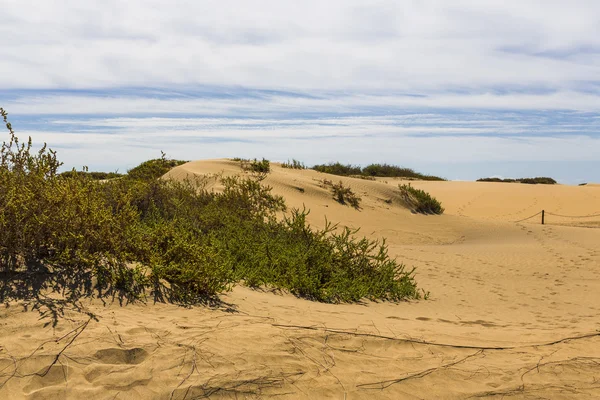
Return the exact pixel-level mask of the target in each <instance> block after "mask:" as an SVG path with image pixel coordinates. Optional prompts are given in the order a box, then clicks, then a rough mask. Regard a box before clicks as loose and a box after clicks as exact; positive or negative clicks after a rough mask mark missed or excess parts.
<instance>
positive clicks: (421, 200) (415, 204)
mask: <svg viewBox="0 0 600 400" xmlns="http://www.w3.org/2000/svg"><path fill="white" fill-rule="evenodd" d="M398 188H399V189H400V196H401V197H402V200H403V201H404V203H405V204H406V205H407V207H408V208H409V209H410V210H411V211H412V212H414V213H418V214H437V215H439V214H443V213H444V208H443V207H442V204H441V203H440V202H439V201H438V200H437V199H436V198H435V197H432V196H431V195H430V194H429V193H427V192H426V191H424V190H421V189H415V188H414V187H412V186H410V184H408V185H398Z"/></svg>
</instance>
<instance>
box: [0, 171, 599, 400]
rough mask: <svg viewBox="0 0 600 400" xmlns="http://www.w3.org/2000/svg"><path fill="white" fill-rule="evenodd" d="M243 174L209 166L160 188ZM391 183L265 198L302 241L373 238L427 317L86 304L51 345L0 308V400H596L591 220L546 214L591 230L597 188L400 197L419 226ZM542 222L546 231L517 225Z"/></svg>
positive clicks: (310, 307)
mask: <svg viewBox="0 0 600 400" xmlns="http://www.w3.org/2000/svg"><path fill="white" fill-rule="evenodd" d="M239 172H240V170H239V167H238V164H237V163H234V162H231V161H224V160H213V161H198V162H192V163H188V164H185V165H183V166H180V167H178V168H176V169H174V170H173V171H172V172H171V173H170V176H171V177H172V178H176V179H182V178H184V177H185V176H189V175H190V174H192V175H194V174H196V175H202V174H212V173H224V174H237V173H239ZM322 179H330V180H335V181H338V180H342V181H343V182H344V183H345V184H347V185H350V186H351V187H352V188H353V190H354V191H355V192H357V193H359V194H360V195H361V196H363V203H362V204H363V209H362V210H361V211H356V210H353V209H351V208H349V207H345V206H342V205H339V204H337V203H335V202H334V201H333V200H332V199H331V196H330V194H329V192H328V191H327V190H326V189H325V188H323V185H322V184H321V180H322ZM398 182H399V181H397V180H393V179H379V180H378V181H367V180H361V179H355V178H341V179H340V178H339V177H332V176H328V175H325V174H321V173H317V172H315V171H306V170H305V171H298V170H287V169H282V168H280V167H278V166H275V167H274V168H273V172H272V173H271V174H270V175H269V177H268V178H267V180H266V183H267V184H269V185H271V186H272V187H273V190H274V192H275V193H278V194H281V195H283V196H285V198H286V200H287V202H288V204H289V205H290V206H293V207H302V206H303V205H306V207H307V208H310V209H311V214H310V221H311V223H313V224H315V225H322V224H323V223H324V218H325V216H327V218H328V219H329V220H331V221H339V222H341V223H343V224H345V225H349V226H353V227H360V228H361V233H362V234H364V235H367V236H370V237H377V238H379V237H386V238H387V240H388V244H389V246H390V251H391V252H392V253H393V254H394V255H396V256H397V257H398V258H399V259H400V260H402V261H404V262H405V263H406V264H407V265H408V266H415V267H417V279H418V282H419V285H420V286H421V287H422V288H424V289H425V290H427V291H430V292H431V298H430V299H429V300H427V301H419V302H410V303H401V304H390V303H366V304H352V305H331V304H320V303H314V302H309V301H305V300H301V299H296V298H294V297H293V296H290V295H282V294H278V293H263V292H257V291H252V290H249V289H246V288H242V287H238V288H236V289H234V290H233V292H231V293H228V294H227V295H224V296H223V299H224V300H225V302H226V303H228V304H230V307H223V308H221V309H216V310H213V309H207V308H204V307H196V308H193V309H184V308H178V307H175V306H172V305H164V304H159V305H147V306H145V305H128V306H126V307H120V306H119V305H118V304H111V305H107V306H103V305H102V304H100V303H99V302H98V301H95V302H92V303H89V304H86V308H87V309H88V310H89V311H91V312H93V313H94V314H96V315H97V320H94V319H91V320H90V319H89V318H88V317H87V315H85V314H81V313H77V312H75V311H72V310H66V312H65V318H64V319H62V320H61V322H60V323H59V324H58V326H57V327H55V328H53V327H52V325H48V326H44V324H45V323H46V322H48V321H49V319H48V318H40V314H39V313H38V312H36V311H33V312H31V311H29V312H23V307H21V306H20V305H17V304H12V305H10V307H2V308H0V385H2V387H1V388H0V398H16V399H18V398H32V399H50V398H66V397H68V398H73V399H79V398H89V399H94V398H98V399H104V398H116V399H146V398H159V399H170V398H173V399H183V398H187V399H192V398H203V397H211V398H259V397H268V396H274V395H277V396H278V397H279V398H332V399H344V398H346V399H362V398H370V399H379V398H382V399H398V398H408V399H413V398H414V399H417V398H424V399H433V398H448V399H455V398H469V397H472V398H480V397H491V398H494V397H495V398H524V399H529V398H531V399H537V398H552V399H561V398H564V399H567V398H569V399H570V398H590V399H591V398H600V336H598V335H600V320H599V319H598V315H599V311H600V229H593V228H590V227H594V226H600V224H599V223H600V217H587V218H577V219H572V218H565V217H557V216H553V215H551V214H550V213H553V214H560V215H587V214H599V213H600V187H598V186H597V185H587V186H576V187H570V186H560V185H558V186H542V185H523V184H504V183H475V182H412V183H411V184H412V185H414V186H416V187H419V188H423V189H425V190H427V191H429V192H430V193H432V194H433V195H434V196H436V197H437V198H438V199H440V200H441V201H442V203H443V204H444V206H445V207H446V213H445V214H444V215H442V216H420V215H413V214H411V213H410V212H409V211H407V210H406V209H405V208H404V207H403V206H402V205H401V204H400V203H399V199H398V197H397V194H396V187H397V184H398ZM211 184H212V183H211ZM386 200H387V201H388V202H386ZM389 200H391V203H389ZM542 209H545V210H546V211H547V212H548V213H549V214H548V215H547V216H546V221H547V222H548V224H547V225H541V224H540V223H539V221H540V216H537V217H535V218H532V219H530V220H527V221H524V222H514V221H517V220H519V219H522V218H525V217H528V216H530V215H533V214H536V213H537V212H539V211H541V210H542ZM569 225H570V226H569ZM579 225H584V226H586V227H581V226H579ZM73 339H74V340H73ZM69 343H70V344H69ZM67 345H68V347H67V348H66V350H65V351H64V352H62V353H60V354H61V355H60V357H59V362H58V363H56V364H54V366H53V367H52V368H51V369H50V370H47V366H48V365H50V364H51V363H52V361H53V360H54V359H55V357H56V355H57V354H58V353H59V352H60V351H61V349H63V348H64V347H65V346H67ZM38 346H41V347H39V348H38ZM36 349H37V350H36Z"/></svg>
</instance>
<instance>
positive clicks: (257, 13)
mask: <svg viewBox="0 0 600 400" xmlns="http://www.w3.org/2000/svg"><path fill="white" fill-rule="evenodd" d="M599 13H600V3H598V2H595V1H583V0H580V1H570V2H568V3H566V2H564V1H541V0H537V1H535V0H519V1H500V0H491V1H485V2H480V1H477V0H470V1H464V0H463V1H452V2H448V1H443V0H437V1H434V0H428V1H427V0H424V1H419V2H415V1H408V0H406V1H396V0H381V1H376V2H373V1H366V0H365V1H358V0H329V1H327V2H323V1H317V0H307V1H303V2H298V1H292V0H287V1H286V0H263V1H252V2H247V1H241V0H239V1H233V0H229V1H228V0H220V1H209V0H204V1H184V0H178V1H148V0H144V1H142V0H130V1H127V2H123V1H116V0H112V1H110V0H108V1H102V2H100V1H86V2H83V3H82V2H80V1H73V0H72V1H62V2H48V1H46V0H40V1H28V0H8V1H5V2H4V7H3V23H2V25H1V26H0V35H1V37H2V38H3V52H2V56H1V57H2V62H1V63H0V85H1V86H2V87H4V88H24V87H30V88H39V87H49V88H57V87H60V88H65V87H71V88H73V87H117V86H132V85H133V86H167V85H171V84H207V83H210V84H220V85H243V86H253V87H269V88H295V89H303V90H315V89H323V88H329V89H344V90H348V89H352V90H388V89H399V90H426V91H437V90H440V89H443V88H446V87H464V88H468V89H470V90H474V91H477V90H479V89H480V88H482V87H483V88H485V87H497V86H505V85H512V86H514V85H522V86H531V85H534V86H536V85H539V86H549V87H552V88H556V89H561V90H567V89H569V88H570V87H571V84H572V83H573V82H576V81H593V80H600V70H599V68H598V63H597V61H598V52H597V50H598V49H599V48H600V35H599V33H600V32H599V29H600V28H599V26H600V24H598V23H597V16H598V15H599ZM515 48H518V49H521V51H519V52H507V51H503V50H502V49H504V50H506V49H515ZM586 49H587V50H586ZM593 49H596V53H595V54H594V52H593V51H590V50H593ZM544 52H567V53H569V54H571V56H569V57H563V58H561V57H555V58H548V57H536V56H534V54H536V53H544Z"/></svg>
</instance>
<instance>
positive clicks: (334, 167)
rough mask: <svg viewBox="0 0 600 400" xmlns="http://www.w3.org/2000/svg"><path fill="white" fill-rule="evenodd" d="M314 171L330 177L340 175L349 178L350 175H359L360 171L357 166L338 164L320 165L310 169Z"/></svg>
mask: <svg viewBox="0 0 600 400" xmlns="http://www.w3.org/2000/svg"><path fill="white" fill-rule="evenodd" d="M312 169H314V170H315V171H319V172H324V173H326V174H332V175H341V176H350V175H360V174H361V170H360V167H359V166H353V165H350V164H348V165H343V164H341V163H339V162H336V163H330V164H322V165H315V166H314V167H312Z"/></svg>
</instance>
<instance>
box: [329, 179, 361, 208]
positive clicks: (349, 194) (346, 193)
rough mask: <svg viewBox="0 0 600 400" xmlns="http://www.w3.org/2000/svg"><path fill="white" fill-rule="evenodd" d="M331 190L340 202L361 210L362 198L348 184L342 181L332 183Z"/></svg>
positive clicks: (335, 198)
mask: <svg viewBox="0 0 600 400" xmlns="http://www.w3.org/2000/svg"><path fill="white" fill-rule="evenodd" d="M330 186H331V191H332V192H333V198H334V200H335V201H337V202H338V203H340V204H344V205H349V206H352V207H354V208H355V209H357V210H360V200H361V198H360V197H358V196H357V195H356V193H354V192H353V191H352V189H350V188H349V187H347V186H344V184H343V183H342V181H340V182H339V183H330Z"/></svg>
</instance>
